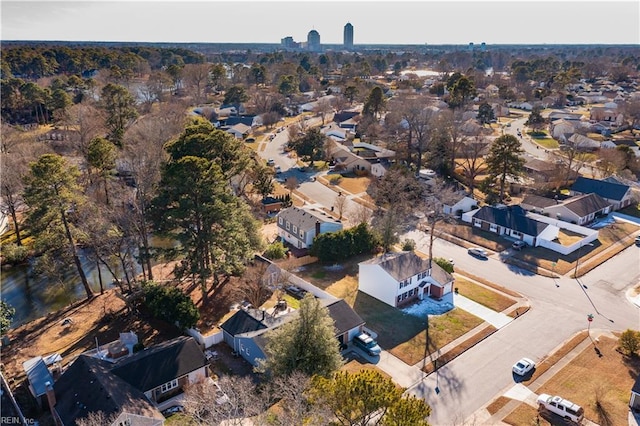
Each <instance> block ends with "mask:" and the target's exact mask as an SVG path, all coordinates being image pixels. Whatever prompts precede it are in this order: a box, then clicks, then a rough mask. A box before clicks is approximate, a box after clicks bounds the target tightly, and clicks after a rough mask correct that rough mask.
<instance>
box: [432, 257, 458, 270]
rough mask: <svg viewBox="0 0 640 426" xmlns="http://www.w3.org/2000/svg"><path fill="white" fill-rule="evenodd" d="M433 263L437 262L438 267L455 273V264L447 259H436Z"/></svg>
mask: <svg viewBox="0 0 640 426" xmlns="http://www.w3.org/2000/svg"><path fill="white" fill-rule="evenodd" d="M433 261H434V262H436V265H438V266H439V267H441V268H442V269H444V270H445V271H447V272H448V273H450V274H452V273H453V263H451V262H449V261H448V260H447V259H445V258H443V257H436V258H435V259H433Z"/></svg>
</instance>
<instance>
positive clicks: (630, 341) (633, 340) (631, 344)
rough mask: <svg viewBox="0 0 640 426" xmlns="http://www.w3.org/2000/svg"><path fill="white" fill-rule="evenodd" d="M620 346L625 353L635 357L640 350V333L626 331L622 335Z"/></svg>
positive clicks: (619, 341) (619, 340)
mask: <svg viewBox="0 0 640 426" xmlns="http://www.w3.org/2000/svg"><path fill="white" fill-rule="evenodd" d="M618 344H619V345H620V349H622V350H623V351H624V352H625V353H627V354H628V355H631V356H635V355H636V353H637V352H638V349H640V332H639V331H635V330H631V329H627V330H625V331H624V332H623V333H622V334H621V335H620V338H619V339H618Z"/></svg>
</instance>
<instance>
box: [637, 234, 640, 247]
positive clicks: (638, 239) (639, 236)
mask: <svg viewBox="0 0 640 426" xmlns="http://www.w3.org/2000/svg"><path fill="white" fill-rule="evenodd" d="M636 245H637V246H640V235H638V236H637V237H636Z"/></svg>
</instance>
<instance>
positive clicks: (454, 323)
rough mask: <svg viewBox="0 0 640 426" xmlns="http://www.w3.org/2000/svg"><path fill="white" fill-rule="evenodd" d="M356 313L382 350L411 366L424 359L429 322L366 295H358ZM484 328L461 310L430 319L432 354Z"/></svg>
mask: <svg viewBox="0 0 640 426" xmlns="http://www.w3.org/2000/svg"><path fill="white" fill-rule="evenodd" d="M353 309H354V310H355V311H356V312H357V313H358V314H359V315H360V316H361V317H362V319H363V320H365V322H366V325H367V327H368V328H370V329H372V330H373V331H375V332H376V333H378V343H379V344H380V346H381V347H382V348H384V349H385V350H388V351H389V352H391V353H392V354H393V355H394V356H396V357H398V358H399V359H401V360H402V361H403V362H405V363H407V364H409V365H413V364H415V363H417V362H419V361H420V360H421V359H423V357H424V348H425V343H426V333H425V329H426V321H425V318H418V317H415V316H413V315H409V314H405V313H404V312H402V311H401V310H400V309H395V308H393V307H391V306H389V305H387V304H385V303H383V302H380V301H379V300H377V299H375V298H373V297H371V296H368V295H366V294H364V293H362V292H358V295H357V297H356V301H355V304H354V306H353ZM480 324H482V320H481V319H480V318H478V317H476V316H474V315H471V314H469V313H468V312H466V311H463V310H461V309H457V308H454V309H453V310H451V311H449V312H447V313H446V314H444V315H439V316H432V317H430V318H429V347H430V352H434V351H436V350H437V349H438V348H441V347H443V346H444V345H446V344H448V343H450V342H452V341H453V340H455V339H457V338H458V337H460V336H462V335H464V334H466V333H467V332H469V331H470V330H472V329H473V328H475V327H477V326H478V325H480Z"/></svg>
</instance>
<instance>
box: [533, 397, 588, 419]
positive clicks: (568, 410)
mask: <svg viewBox="0 0 640 426" xmlns="http://www.w3.org/2000/svg"><path fill="white" fill-rule="evenodd" d="M538 408H539V409H540V410H543V409H544V410H548V411H550V412H552V413H555V414H557V415H559V416H560V417H562V418H564V419H569V420H571V421H573V422H575V423H580V422H581V421H582V419H584V409H583V408H582V407H581V406H579V405H578V404H574V403H573V402H571V401H569V400H567V399H563V398H561V397H559V396H551V395H547V394H546V393H543V394H541V395H540V396H539V397H538Z"/></svg>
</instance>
